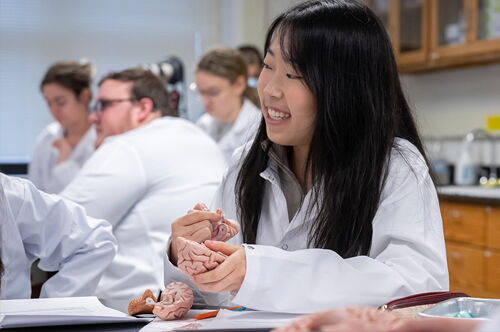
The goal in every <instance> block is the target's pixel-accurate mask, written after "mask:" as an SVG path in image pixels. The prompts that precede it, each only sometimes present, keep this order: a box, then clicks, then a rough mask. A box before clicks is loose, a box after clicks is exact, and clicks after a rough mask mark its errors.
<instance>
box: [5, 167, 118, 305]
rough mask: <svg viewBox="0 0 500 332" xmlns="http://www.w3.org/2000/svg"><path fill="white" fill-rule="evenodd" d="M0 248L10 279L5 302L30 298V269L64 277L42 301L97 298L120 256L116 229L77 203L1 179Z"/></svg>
mask: <svg viewBox="0 0 500 332" xmlns="http://www.w3.org/2000/svg"><path fill="white" fill-rule="evenodd" d="M0 223H1V224H0V242H1V253H2V261H3V263H4V267H5V274H4V275H3V277H2V283H1V287H0V298H1V299H19V298H30V295H31V280H30V275H31V264H32V263H33V262H34V261H35V260H36V259H40V263H39V264H38V266H39V268H40V269H42V270H44V271H59V272H57V273H56V274H55V275H54V276H53V277H52V278H50V279H49V280H48V281H47V282H45V283H44V285H43V287H42V291H41V297H66V296H89V295H94V291H95V288H96V287H97V283H98V281H99V278H100V277H101V275H102V272H103V271H104V269H105V268H106V267H107V266H108V265H109V264H110V263H111V261H112V259H113V257H114V255H115V253H116V240H115V238H114V236H113V234H112V232H111V225H110V224H109V223H108V222H106V221H104V220H97V219H93V218H90V217H87V215H86V214H85V210H84V209H83V208H82V207H81V206H78V205H76V204H75V203H73V202H69V201H66V200H64V199H61V198H60V197H58V196H56V195H49V194H46V193H44V192H41V191H39V190H38V189H36V188H35V186H34V185H33V184H31V183H30V182H29V181H27V180H24V179H20V178H13V177H8V176H6V175H4V174H1V173H0Z"/></svg>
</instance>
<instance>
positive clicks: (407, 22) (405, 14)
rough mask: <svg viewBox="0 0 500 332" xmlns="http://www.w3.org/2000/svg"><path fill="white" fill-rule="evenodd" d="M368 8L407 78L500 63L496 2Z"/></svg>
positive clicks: (381, 2)
mask: <svg viewBox="0 0 500 332" xmlns="http://www.w3.org/2000/svg"><path fill="white" fill-rule="evenodd" d="M365 2H366V3H367V4H368V5H369V6H370V7H371V8H372V9H373V10H374V12H375V13H376V14H377V15H378V16H379V17H380V18H381V19H382V22H383V23H384V24H385V26H386V28H387V31H388V32H389V35H390V36H391V40H392V43H393V47H394V53H395V55H396V59H397V61H398V66H399V69H400V71H401V72H403V73H417V72H426V71H435V70H441V69H445V68H456V67H464V66H471V65H477V64H483V63H491V62H500V8H497V7H496V6H495V1H490V0H366V1H365ZM497 11H498V13H497Z"/></svg>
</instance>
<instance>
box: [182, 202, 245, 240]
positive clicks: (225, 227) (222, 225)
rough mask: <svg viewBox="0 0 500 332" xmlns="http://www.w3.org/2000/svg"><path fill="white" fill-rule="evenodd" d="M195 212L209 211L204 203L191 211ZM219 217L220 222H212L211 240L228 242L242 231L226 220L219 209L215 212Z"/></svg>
mask: <svg viewBox="0 0 500 332" xmlns="http://www.w3.org/2000/svg"><path fill="white" fill-rule="evenodd" d="M194 211H209V210H208V207H207V206H206V205H205V204H203V203H198V204H196V206H195V207H194V209H193V210H190V211H189V212H194ZM215 213H217V214H218V215H220V220H219V221H214V222H212V228H213V231H212V237H211V239H210V240H212V241H227V240H229V239H230V238H232V237H233V236H235V235H236V234H238V232H239V231H240V228H239V226H238V224H236V223H233V222H232V221H230V220H228V219H226V218H225V217H224V216H223V215H222V211H221V210H220V209H219V210H217V211H215Z"/></svg>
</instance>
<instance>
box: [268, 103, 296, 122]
mask: <svg viewBox="0 0 500 332" xmlns="http://www.w3.org/2000/svg"><path fill="white" fill-rule="evenodd" d="M265 110H266V115H267V117H268V118H269V119H270V120H273V121H284V120H287V119H289V118H290V117H291V114H290V113H288V112H285V111H283V110H280V109H278V108H276V107H271V106H265Z"/></svg>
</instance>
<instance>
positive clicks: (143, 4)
mask: <svg viewBox="0 0 500 332" xmlns="http://www.w3.org/2000/svg"><path fill="white" fill-rule="evenodd" d="M300 1H301V0H183V1H176V0H143V1H140V2H137V1H134V0H106V1H102V0H86V1H80V0H44V1H40V0H1V1H0V159H7V158H16V157H19V156H27V155H28V154H30V153H31V150H32V148H33V144H34V140H35V137H36V135H37V134H38V133H39V132H40V130H41V129H42V128H43V127H44V126H45V125H46V124H47V123H48V122H50V121H51V118H50V115H49V113H48V111H47V109H46V106H45V103H44V101H43V98H42V97H41V95H40V93H39V87H38V84H39V81H40V79H41V77H42V76H43V73H44V72H45V70H46V69H47V67H48V66H49V65H50V64H51V63H53V62H55V61H58V60H62V59H79V58H82V57H86V58H88V59H90V60H92V61H93V62H94V63H95V64H96V66H97V69H98V75H97V76H98V77H100V76H102V75H104V74H105V73H107V72H108V71H110V70H120V69H123V68H126V67H130V66H135V65H140V64H145V63H150V62H156V61H159V60H161V59H162V58H163V57H164V56H166V55H171V54H173V55H178V56H180V57H182V59H183V60H184V63H185V73H186V77H187V78H186V82H187V84H189V83H190V82H192V80H193V70H194V67H195V64H196V61H197V60H198V59H199V57H200V56H201V55H202V54H203V53H204V52H205V51H206V50H207V49H208V48H210V47H211V46H213V45H215V44H224V45H227V46H233V47H234V46H237V45H239V44H241V43H252V44H255V45H256V46H258V47H259V48H260V49H261V50H262V48H263V43H264V36H265V32H266V30H267V27H268V25H269V23H270V22H271V21H272V19H273V18H274V17H275V16H276V15H278V14H280V13H281V12H282V11H283V10H284V9H285V8H288V7H289V6H291V5H294V4H296V3H298V2H300ZM402 80H403V85H404V88H405V90H406V93H407V96H408V99H409V101H410V103H411V104H412V105H413V106H414V107H413V108H414V110H415V113H416V116H417V121H418V124H419V128H420V130H421V132H422V134H423V135H424V136H462V135H465V133H467V132H468V131H470V130H472V129H474V128H479V127H484V118H485V116H487V115H493V114H500V84H499V80H500V65H489V66H483V67H473V68H468V69H460V70H451V71H443V72H437V73H430V74H420V75H405V76H403V77H402ZM188 102H189V103H188V111H189V115H190V117H191V118H196V117H197V116H198V115H199V114H200V112H201V106H200V104H199V101H198V100H197V99H196V98H195V96H194V94H192V93H191V94H190V95H188Z"/></svg>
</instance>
